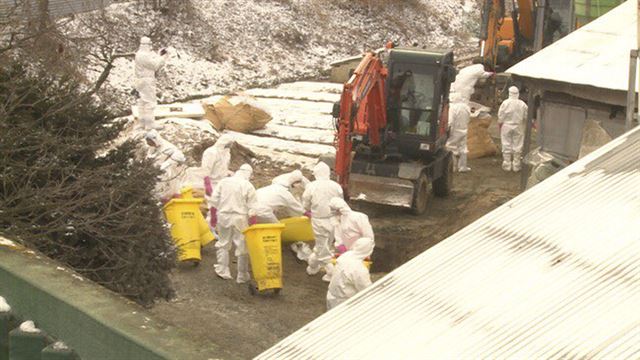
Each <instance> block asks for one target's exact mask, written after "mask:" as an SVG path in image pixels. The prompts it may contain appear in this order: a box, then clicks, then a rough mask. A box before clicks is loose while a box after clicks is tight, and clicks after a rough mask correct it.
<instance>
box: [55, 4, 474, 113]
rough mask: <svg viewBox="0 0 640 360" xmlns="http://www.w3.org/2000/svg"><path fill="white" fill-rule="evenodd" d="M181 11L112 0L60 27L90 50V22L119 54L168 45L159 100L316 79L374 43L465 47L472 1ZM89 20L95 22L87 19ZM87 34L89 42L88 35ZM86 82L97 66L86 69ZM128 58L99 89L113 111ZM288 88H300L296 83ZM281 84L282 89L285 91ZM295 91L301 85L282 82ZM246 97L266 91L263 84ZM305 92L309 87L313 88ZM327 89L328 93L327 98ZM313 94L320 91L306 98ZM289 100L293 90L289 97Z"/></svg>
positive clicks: (125, 101) (126, 101) (128, 80)
mask: <svg viewBox="0 0 640 360" xmlns="http://www.w3.org/2000/svg"><path fill="white" fill-rule="evenodd" d="M180 4H181V5H183V6H184V7H185V8H184V9H181V10H179V11H175V13H173V14H172V13H171V11H168V13H162V12H159V11H152V10H150V9H147V8H145V7H144V5H143V4H142V2H134V1H132V2H118V3H115V4H112V5H111V6H109V7H108V8H107V9H106V11H105V13H104V18H103V17H101V14H99V13H89V14H82V15H78V16H77V17H76V18H74V20H73V21H71V23H70V24H68V25H66V26H65V29H64V31H66V32H67V33H68V34H70V35H72V36H76V37H78V38H80V39H85V40H86V39H89V41H88V42H87V45H86V46H88V47H91V46H95V47H97V46H98V45H97V44H98V43H99V42H100V38H101V37H100V35H103V34H99V33H97V30H94V29H95V28H98V29H101V30H100V31H104V28H102V27H100V26H96V25H95V24H101V22H105V19H106V22H107V23H108V22H110V24H108V25H109V26H111V28H108V34H107V37H108V42H109V43H110V46H111V47H115V48H116V52H117V53H125V54H126V53H133V52H135V51H136V49H137V47H138V41H139V38H140V36H143V35H145V36H151V38H152V39H153V41H154V44H155V47H156V49H159V48H166V49H167V50H168V53H167V55H166V60H167V61H166V65H165V66H164V68H163V69H161V70H160V71H159V73H158V93H159V100H160V102H163V103H171V102H175V101H176V100H179V99H186V98H190V97H194V96H209V95H212V94H224V93H228V92H232V91H237V90H241V89H244V88H250V87H260V86H263V87H264V86H271V85H273V84H278V83H282V82H286V81H293V80H298V79H305V78H308V79H311V78H314V79H318V78H322V76H323V75H322V74H323V72H324V71H325V70H326V69H328V67H329V64H330V63H331V62H333V61H335V60H339V59H342V58H345V57H349V56H353V55H357V54H359V53H362V51H363V50H366V49H374V48H379V47H380V46H381V45H383V44H384V43H385V42H387V41H389V40H393V41H395V42H397V43H398V44H402V45H410V44H412V43H414V42H415V43H418V44H419V45H420V46H427V47H439V48H442V47H447V48H454V49H456V50H462V51H467V49H468V48H469V47H470V46H471V47H473V46H475V45H470V43H469V40H470V39H472V37H471V36H472V33H473V31H474V29H472V28H474V27H475V25H474V24H475V23H477V22H478V21H479V14H478V11H477V5H476V2H475V0H420V1H417V2H413V1H412V2H406V3H405V2H402V1H395V2H388V3H385V4H384V5H373V6H367V5H366V4H367V2H365V1H361V2H359V1H347V0H335V1H324V0H286V1H283V0H264V1H259V2H258V1H253V0H235V1H227V0H194V1H192V2H191V4H192V6H191V7H190V6H188V4H189V3H188V2H186V1H184V2H180ZM92 25H93V26H92ZM94 40H95V41H94ZM88 70H89V71H88V75H87V76H88V79H89V80H95V78H96V77H97V76H98V72H92V71H90V70H91V69H88ZM132 79H133V57H132V56H128V57H124V58H119V59H117V60H116V62H115V68H114V69H113V70H112V71H111V75H110V77H109V79H108V83H107V84H106V87H105V89H104V91H103V93H102V95H101V96H103V97H105V99H107V97H108V100H105V101H107V102H108V103H109V104H111V105H112V106H114V107H115V108H118V109H121V110H123V109H128V107H129V106H130V105H131V104H132V102H133V101H134V98H133V96H132V95H130V94H129V93H130V91H131V90H132V88H133V83H132ZM295 86H296V87H298V86H302V87H303V88H304V87H305V86H306V85H305V84H304V83H303V84H297V85H295ZM328 86H329V88H328V90H330V91H324V93H325V94H324V95H322V96H323V97H322V98H317V100H321V101H328V102H333V101H335V98H336V97H337V96H339V92H340V91H339V90H340V89H339V86H334V85H328ZM281 90H287V89H285V88H283V89H281ZM288 90H289V91H292V92H296V93H298V96H300V97H301V98H308V97H307V96H306V95H308V94H305V90H300V89H298V88H295V87H294V88H289V89H288ZM253 92H254V95H261V96H268V95H269V92H268V91H266V92H264V90H253ZM312 95H313V94H312ZM332 95H334V96H332ZM313 96H319V95H317V94H316V95H313ZM294 98H296V97H294Z"/></svg>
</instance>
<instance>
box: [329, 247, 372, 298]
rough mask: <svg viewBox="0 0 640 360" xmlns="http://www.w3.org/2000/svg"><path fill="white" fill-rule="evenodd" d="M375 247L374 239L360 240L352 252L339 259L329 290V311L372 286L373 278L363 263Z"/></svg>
mask: <svg viewBox="0 0 640 360" xmlns="http://www.w3.org/2000/svg"><path fill="white" fill-rule="evenodd" d="M373 247H374V243H373V239H370V238H360V239H358V240H356V241H355V243H354V244H353V247H352V248H351V250H349V251H347V252H346V253H344V254H342V256H340V257H339V258H338V260H337V263H336V267H335V269H334V274H333V277H332V278H331V282H330V283H329V289H328V290H327V310H331V309H332V308H334V307H336V306H338V305H339V304H341V303H343V302H345V301H346V300H347V299H349V298H350V297H352V296H354V295H355V294H357V293H358V292H360V291H362V290H364V289H365V288H366V287H368V286H369V285H371V276H370V275H369V270H368V269H367V267H366V266H365V265H364V263H363V261H364V259H366V258H367V257H369V256H371V253H372V252H373Z"/></svg>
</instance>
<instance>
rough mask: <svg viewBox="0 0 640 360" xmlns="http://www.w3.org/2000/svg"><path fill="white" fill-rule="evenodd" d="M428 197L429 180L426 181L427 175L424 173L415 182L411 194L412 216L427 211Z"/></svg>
mask: <svg viewBox="0 0 640 360" xmlns="http://www.w3.org/2000/svg"><path fill="white" fill-rule="evenodd" d="M429 195H430V194H429V179H427V175H426V174H425V173H422V174H420V177H419V178H418V180H417V181H416V187H415V191H414V193H413V206H412V207H411V212H412V213H413V214H414V215H422V214H424V212H425V211H427V205H428V204H429Z"/></svg>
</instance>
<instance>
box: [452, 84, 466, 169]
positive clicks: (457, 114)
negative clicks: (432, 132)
mask: <svg viewBox="0 0 640 360" xmlns="http://www.w3.org/2000/svg"><path fill="white" fill-rule="evenodd" d="M449 100H450V101H451V105H450V106H449V139H447V148H448V149H449V150H450V151H451V152H452V153H453V156H454V164H455V165H454V170H455V171H459V172H467V171H471V168H469V167H468V166H467V154H468V153H469V150H468V149H467V128H468V127H469V119H470V118H471V108H470V107H469V104H468V103H467V102H466V101H463V99H462V97H461V95H460V94H458V93H451V94H450V98H449Z"/></svg>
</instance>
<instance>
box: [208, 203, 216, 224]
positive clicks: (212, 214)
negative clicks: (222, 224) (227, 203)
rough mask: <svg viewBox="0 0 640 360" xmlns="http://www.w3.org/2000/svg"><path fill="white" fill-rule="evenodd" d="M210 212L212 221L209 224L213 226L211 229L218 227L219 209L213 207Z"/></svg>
mask: <svg viewBox="0 0 640 360" xmlns="http://www.w3.org/2000/svg"><path fill="white" fill-rule="evenodd" d="M209 211H210V212H211V219H210V220H209V224H211V227H216V225H218V209H216V208H214V207H212V208H209Z"/></svg>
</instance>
